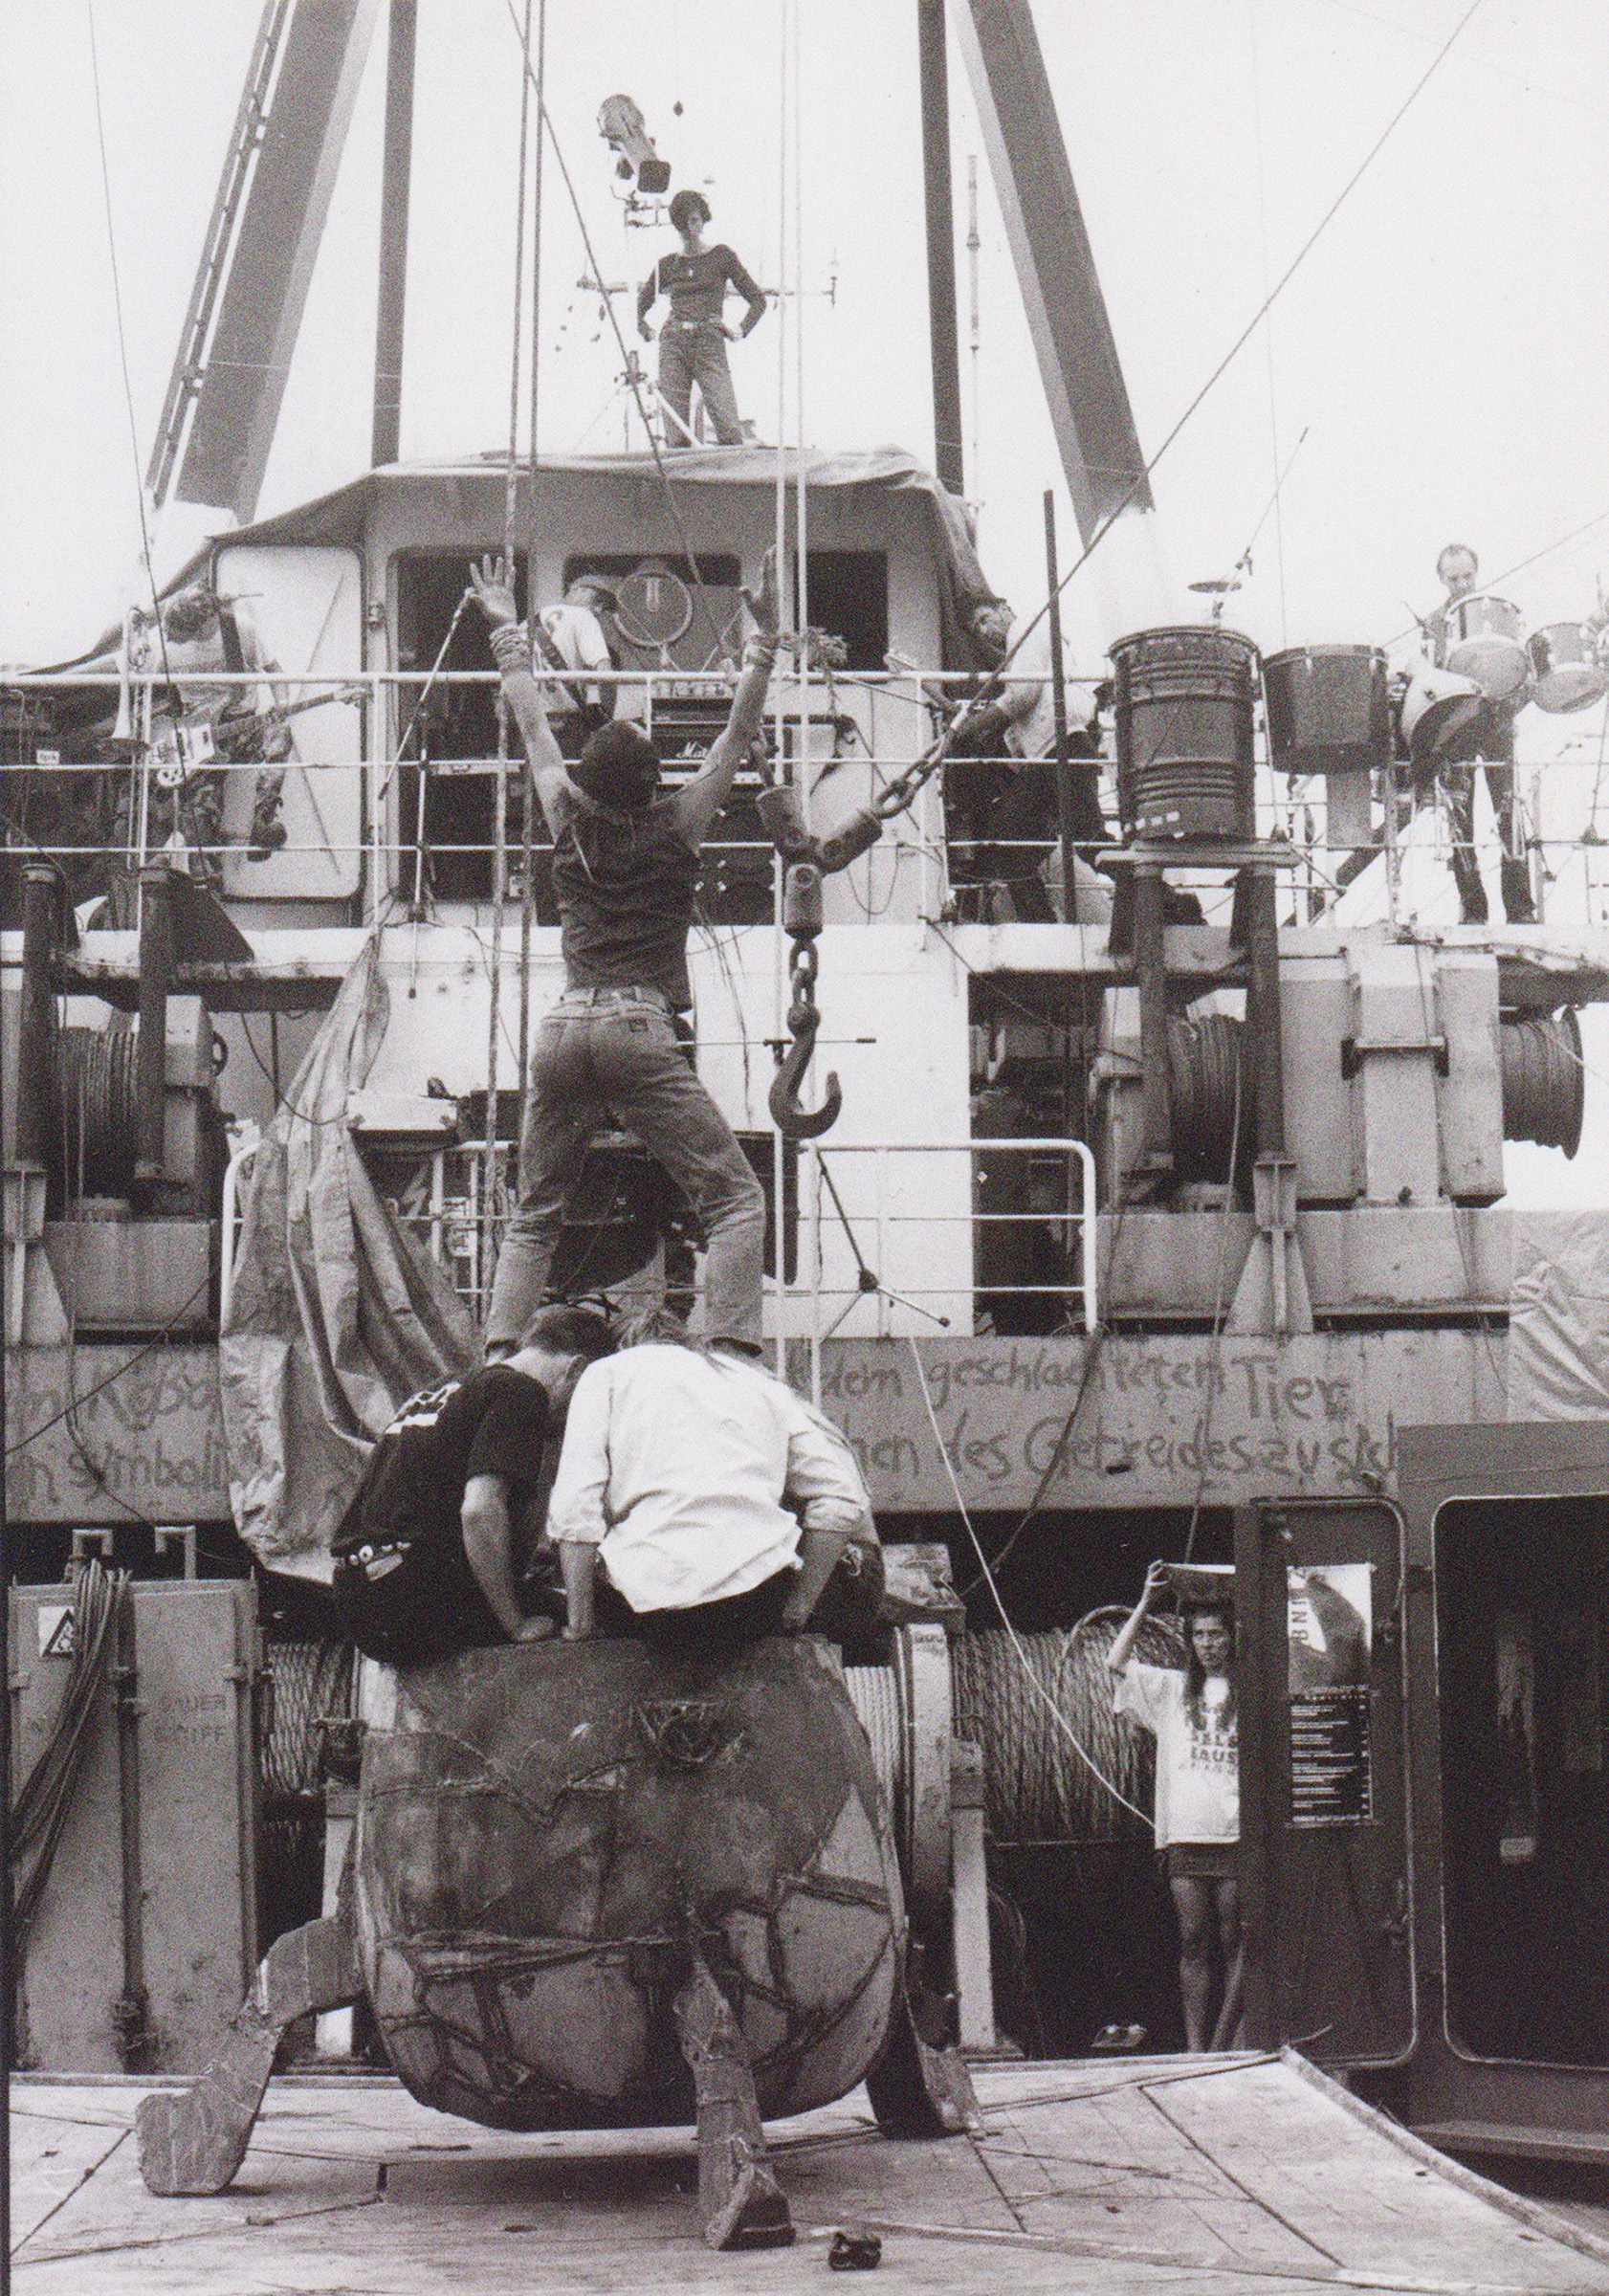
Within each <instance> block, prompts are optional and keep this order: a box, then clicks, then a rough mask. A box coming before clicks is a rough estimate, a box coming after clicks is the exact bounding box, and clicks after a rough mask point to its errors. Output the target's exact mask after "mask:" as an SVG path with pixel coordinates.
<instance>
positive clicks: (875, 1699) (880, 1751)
mask: <svg viewBox="0 0 1609 2296" xmlns="http://www.w3.org/2000/svg"><path fill="white" fill-rule="evenodd" d="M844 1687H845V1689H847V1690H848V1691H849V1704H850V1705H851V1706H852V1707H853V1708H854V1710H855V1714H856V1717H857V1718H858V1720H859V1723H860V1726H861V1728H862V1730H864V1731H865V1733H866V1734H867V1736H868V1737H869V1738H870V1739H871V1760H872V1765H873V1767H874V1768H875V1770H876V1773H877V1783H878V1784H879V1785H880V1786H881V1787H882V1789H883V1792H884V1793H885V1795H887V1797H888V1802H889V1807H890V1809H893V1801H894V1796H895V1794H896V1792H897V1791H898V1787H899V1700H898V1697H897V1695H896V1692H895V1689H894V1679H893V1667H845V1668H844Z"/></svg>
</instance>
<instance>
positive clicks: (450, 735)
mask: <svg viewBox="0 0 1609 2296" xmlns="http://www.w3.org/2000/svg"><path fill="white" fill-rule="evenodd" d="M472 563H474V553H473V552H468V551H408V552H406V553H404V554H402V555H400V556H399V557H398V559H397V561H396V578H397V667H398V669H399V670H400V671H402V672H403V673H405V674H404V676H403V679H402V681H401V683H400V684H399V685H398V687H397V697H396V704H395V717H394V721H393V728H392V740H393V743H396V742H399V741H401V740H402V739H403V736H404V734H405V731H406V730H407V729H408V727H409V725H410V723H411V725H412V731H411V732H410V733H408V738H407V741H406V746H405V747H404V749H403V753H402V757H401V760H400V763H399V769H398V775H397V846H398V856H399V860H398V872H397V883H398V889H399V891H400V892H401V893H402V894H404V896H405V897H407V898H412V897H413V896H414V895H415V894H417V895H418V897H420V898H421V899H423V900H436V901H485V900H490V898H491V897H492V849H493V843H494V839H495V835H496V826H495V808H496V757H497V703H496V696H497V681H496V677H495V676H493V675H492V674H491V667H492V665H491V657H490V654H489V652H488V651H487V644H486V622H485V617H484V616H483V615H482V614H481V613H480V612H479V611H478V610H471V611H468V612H465V613H462V614H460V615H459V616H458V622H457V626H456V628H454V627H453V619H452V618H453V615H454V614H455V613H457V612H458V607H459V606H460V604H461V602H462V600H463V596H464V592H465V590H466V589H467V588H468V586H469V579H470V567H471V564H472ZM514 596H515V604H516V606H517V607H518V610H519V612H520V613H521V614H523V612H524V611H525V560H524V558H523V556H520V555H517V556H516V559H515V574H514ZM450 630H451V631H452V637H451V640H449V637H448V632H449V631H450ZM444 644H445V645H446V647H447V651H446V654H445V656H443V658H442V659H441V661H440V663H439V667H438V666H437V656H438V655H440V654H441V652H442V648H443V645H444ZM432 668H434V669H435V670H436V675H435V678H434V680H433V681H432V680H431V676H430V673H431V670H432ZM468 671H474V672H476V673H479V674H478V675H477V676H476V677H474V678H473V679H467V678H465V677H463V676H462V675H461V674H454V673H464V672H468ZM421 701H423V706H422V707H421ZM416 711H417V713H418V716H417V719H415V712H416ZM516 755H518V739H517V745H516ZM524 788H525V776H524V775H523V773H515V774H511V775H510V776H509V782H508V828H507V840H508V850H509V852H510V854H511V855H515V856H518V850H519V843H520V833H521V832H520V818H521V817H520V807H521V806H522V804H523V802H524ZM536 831H537V843H538V844H539V845H544V844H545V843H546V842H547V840H546V837H545V831H544V830H543V828H542V825H541V823H540V817H539V819H538V821H537V823H536ZM511 890H513V888H512V887H511Z"/></svg>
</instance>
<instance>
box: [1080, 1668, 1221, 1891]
mask: <svg viewBox="0 0 1609 2296" xmlns="http://www.w3.org/2000/svg"><path fill="white" fill-rule="evenodd" d="M1228 1690H1229V1686H1228V1684H1227V1682H1225V1681H1223V1680H1222V1679H1220V1680H1216V1681H1212V1682H1209V1683H1207V1684H1206V1685H1205V1687H1204V1689H1203V1690H1202V1693H1201V1709H1202V1719H1201V1723H1200V1724H1198V1723H1196V1722H1194V1721H1193V1720H1192V1719H1191V1717H1190V1714H1189V1712H1188V1711H1187V1710H1186V1708H1185V1704H1184V1675H1183V1673H1182V1671H1181V1670H1180V1669H1179V1667H1147V1666H1143V1665H1142V1664H1141V1663H1140V1662H1139V1660H1137V1659H1131V1660H1130V1661H1129V1664H1128V1666H1127V1667H1125V1668H1124V1670H1123V1672H1122V1674H1121V1675H1120V1676H1119V1678H1118V1682H1117V1689H1116V1692H1115V1694H1114V1696H1113V1702H1112V1703H1113V1708H1114V1710H1115V1711H1116V1712H1118V1713H1120V1714H1133V1715H1134V1717H1135V1721H1136V1722H1141V1723H1143V1724H1144V1725H1145V1728H1146V1729H1147V1730H1149V1731H1151V1732H1153V1733H1155V1735H1156V1739H1157V1805H1156V1819H1157V1848H1158V1849H1166V1848H1167V1846H1168V1844H1169V1843H1173V1842H1238V1841H1239V1840H1240V1832H1241V1779H1240V1756H1239V1753H1238V1751H1237V1747H1236V1742H1235V1741H1236V1717H1235V1716H1234V1715H1233V1714H1231V1715H1230V1716H1229V1718H1228V1720H1227V1721H1226V1722H1225V1721H1224V1719H1223V1714H1222V1711H1218V1710H1221V1709H1222V1707H1223V1704H1224V1702H1225V1701H1226V1699H1227V1697H1228Z"/></svg>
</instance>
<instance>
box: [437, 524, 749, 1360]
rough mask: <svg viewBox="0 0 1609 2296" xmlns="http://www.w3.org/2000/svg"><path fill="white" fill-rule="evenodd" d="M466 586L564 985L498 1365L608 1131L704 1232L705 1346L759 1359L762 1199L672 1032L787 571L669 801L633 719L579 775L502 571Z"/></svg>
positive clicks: (536, 1096)
mask: <svg viewBox="0 0 1609 2296" xmlns="http://www.w3.org/2000/svg"><path fill="white" fill-rule="evenodd" d="M471 581H472V583H473V585H474V592H475V596H476V597H477V599H478V600H479V602H480V605H481V607H482V609H483V611H484V612H485V615H486V618H487V620H488V622H490V624H491V626H492V651H493V653H494V654H495V655H496V661H497V667H498V670H499V671H500V673H501V674H502V681H503V693H504V695H506V697H507V700H508V706H509V708H510V710H511V712H512V713H513V715H514V718H515V721H516V723H517V724H518V728H519V732H520V737H521V739H522V740H523V741H524V744H525V754H526V756H527V758H528V759H529V761H530V766H531V778H532V781H533V783H534V784H535V786H536V792H537V797H538V801H539V803H540V806H541V808H542V812H543V814H544V816H545V817H546V821H547V826H548V828H549V830H550V831H551V832H552V836H553V841H554V848H553V891H554V896H555V898H556V899H557V901H558V904H559V919H560V926H561V945H562V950H563V957H564V981H565V986H564V991H563V994H562V996H561V997H560V999H559V1002H558V1003H557V1004H555V1005H554V1007H553V1009H552V1011H551V1012H549V1013H548V1015H547V1017H546V1019H545V1020H544V1021H543V1023H542V1025H541V1027H540V1029H539V1031H538V1033H537V1042H536V1049H535V1050H534V1052H533V1053H532V1056H531V1076H530V1091H529V1093H528V1094H527V1096H526V1115H525V1134H524V1137H523V1138H522V1139H521V1141H520V1143H519V1203H518V1210H517V1211H516V1213H515V1216H514V1218H513V1220H512V1221H511V1222H510V1224H509V1227H508V1230H507V1233H506V1234H505V1235H504V1237H503V1244H502V1250H501V1253H500V1254H499V1256H498V1260H497V1273H496V1281H495V1283H494V1284H493V1287H492V1304H491V1308H490V1311H489V1313H488V1314H487V1318H486V1331H485V1349H486V1356H487V1358H488V1360H489V1361H490V1360H492V1359H494V1358H496V1357H498V1356H502V1355H506V1354H508V1353H509V1352H510V1351H511V1350H512V1349H513V1348H514V1347H515V1346H516V1345H517V1344H518V1338H519V1335H520V1334H521V1333H522V1332H523V1331H524V1330H525V1328H526V1326H527V1325H528V1324H529V1322H530V1320H531V1317H532V1316H533V1315H534V1314H536V1312H537V1309H538V1308H539V1307H540V1305H541V1302H542V1296H543V1293H544V1291H545V1290H546V1287H547V1279H548V1273H549V1270H550V1269H551V1268H552V1265H553V1255H554V1252H555V1250H556V1249H557V1247H558V1243H559V1236H560V1231H561V1228H562V1225H563V1220H564V1208H565V1205H566V1203H567V1202H568V1199H569V1193H570V1189H571V1187H572V1186H573V1184H574V1182H575V1179H576V1176H577V1174H578V1172H579V1171H580V1169H581V1161H582V1157H583V1155H584V1152H585V1149H586V1146H587V1143H588V1141H589V1140H590V1139H591V1138H592V1137H593V1136H594V1134H596V1133H598V1132H601V1131H603V1130H605V1129H606V1126H607V1125H608V1123H609V1122H610V1120H611V1119H612V1120H614V1121H617V1122H619V1123H620V1124H623V1125H624V1126H626V1128H627V1129H628V1131H630V1132H633V1133H634V1134H635V1135H636V1137H637V1138H638V1139H639V1140H640V1141H641V1142H642V1144H643V1146H644V1147H645V1148H646V1149H647V1150H648V1152H649V1154H650V1156H652V1157H653V1158H655V1159H657V1161H658V1162H659V1163H660V1165H661V1166H662V1167H663V1168H664V1170H665V1172H666V1173H667V1174H668V1175H669V1177H670V1178H671V1179H672V1181H675V1183H676V1185H677V1186H678V1187H679V1188H680V1189H681V1191H682V1193H683V1194H684V1195H685V1196H686V1197H687V1199H688V1201H689V1203H691V1204H692V1206H693V1208H694V1213H695V1214H696V1216H697V1218H698V1221H699V1223H700V1225H702V1227H703V1231H704V1235H705V1239H706V1242H707V1245H708V1256H707V1258H706V1260H705V1265H704V1330H705V1335H706V1336H707V1337H708V1338H709V1339H711V1340H728V1341H730V1342H732V1343H734V1344H735V1345H737V1346H738V1347H740V1348H742V1349H744V1350H746V1351H747V1352H750V1353H752V1354H754V1355H758V1354H759V1353H760V1308H761V1300H762V1294H763V1290H764V1241H765V1199H764V1196H763V1194H762V1192H761V1190H760V1182H759V1181H757V1180H756V1178H755V1176H754V1172H753V1170H752V1168H751V1166H750V1164H749V1160H748V1158H747V1157H746V1156H745V1155H744V1154H743V1151H742V1149H741V1148H740V1147H739V1146H738V1140H737V1137H736V1136H735V1135H734V1133H733V1131H732V1128H731V1126H730V1125H729V1124H728V1123H727V1121H726V1118H725V1117H724V1116H723V1115H721V1113H720V1111H719V1109H718V1108H716V1104H715V1102H714V1101H713V1100H712V1099H711V1097H710V1095H709V1093H707V1092H706V1091H705V1089H704V1087H703V1085H702V1084H700V1082H699V1081H698V1078H697V1076H696V1075H695V1074H694V1071H693V1069H692V1068H691V1066H690V1065H689V1063H688V1059H687V1056H686V1052H685V1050H684V1049H683V1046H682V1043H681V1041H680V1040H679V1039H678V1037H677V1035H676V1031H675V1027H674V1023H675V1019H676V1017H677V1016H678V1015H679V1014H681V1013H684V1012H686V1011H687V1010H688V1009H689V1008H690V1007H691V1005H692V1003H693V990H692V985H691V983H690V982H689V979H688V970H687V937H688V934H689V932H690V931H691V930H692V925H693V902H694V888H695V886H696V883H697V878H698V850H699V848H700V846H701V845H702V844H703V842H704V839H705V838H706V837H707V836H708V835H709V833H710V830H711V829H712V828H714V826H715V823H716V816H717V815H718V814H719V812H720V809H721V807H722V806H724V805H725V803H726V800H727V798H728V796H729V795H730V793H731V789H732V784H733V780H734V778H735V776H736V774H737V772H738V766H739V765H740V764H741V763H742V762H743V760H744V759H745V758H746V757H747V756H748V754H749V749H750V746H751V745H752V743H753V742H754V741H755V740H756V739H757V738H758V736H759V734H760V726H761V720H762V717H763V713H764V708H765V689H766V685H767V683H768V681H769V678H770V674H771V665H772V662H773V661H774V660H775V658H776V651H777V568H776V559H775V556H774V554H773V553H772V552H770V551H767V552H766V555H765V561H764V565H763V568H762V571H761V575H760V586H759V588H758V589H756V590H753V591H745V592H744V597H745V600H746V601H747V604H748V607H749V610H750V612H751V614H752V615H753V617H754V622H755V629H754V632H753V635H752V636H751V637H750V638H749V641H748V643H747V645H746V646H745V648H744V650H743V668H742V673H741V675H740V676H739V678H738V690H737V692H736V694H735V695H733V697H732V708H731V712H730V714H729V716H728V717H727V720H726V724H725V725H724V727H723V728H722V730H721V732H720V733H719V734H718V735H717V736H716V740H715V742H714V743H713V745H712V746H711V749H710V753H709V756H708V757H707V758H706V759H705V761H704V763H703V765H702V767H701V768H700V769H699V771H698V772H696V773H695V774H694V776H693V778H692V779H691V780H690V781H688V782H684V783H683V784H682V785H681V786H680V788H678V789H676V790H675V791H674V792H673V793H672V795H671V796H668V797H665V796H660V795H658V794H657V791H658V785H659V760H658V757H657V755H656V754H655V751H654V747H653V744H652V742H651V741H650V740H649V738H648V736H647V734H646V733H645V732H644V731H643V729H642V727H641V726H640V725H634V724H632V723H631V722H630V721H629V720H628V719H626V718H616V719H615V720H614V721H613V722H612V723H611V724H609V725H606V726H604V727H602V728H601V729H600V730H599V731H598V732H597V733H594V734H591V735H589V736H588V738H587V740H585V741H584V743H583V745H582V751H581V755H580V757H579V758H578V759H577V760H576V761H575V762H574V763H573V764H572V765H571V766H569V767H568V768H566V766H565V762H564V760H563V758H562V756H561V755H560V751H559V745H558V743H557V742H556V741H555V740H554V738H553V734H552V732H551V730H550V728H549V726H548V722H547V713H546V710H545V709H544V707H543V704H542V695H541V690H540V687H539V685H538V683H537V680H536V679H535V677H533V675H532V673H531V649H530V644H529V641H528V639H527V637H526V635H525V632H524V630H523V629H521V628H520V627H519V625H518V621H517V620H516V617H515V607H514V593H513V591H512V590H511V589H510V588H509V587H508V583H507V577H506V573H505V570H504V567H503V565H502V562H501V561H500V560H495V559H490V558H489V559H487V560H485V561H484V562H483V563H482V564H481V565H479V566H477V567H472V569H471Z"/></svg>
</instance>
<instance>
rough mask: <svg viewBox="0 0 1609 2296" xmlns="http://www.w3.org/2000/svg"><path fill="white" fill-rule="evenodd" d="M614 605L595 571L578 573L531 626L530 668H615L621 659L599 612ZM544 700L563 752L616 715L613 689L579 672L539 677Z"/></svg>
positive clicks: (571, 753)
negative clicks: (616, 653)
mask: <svg viewBox="0 0 1609 2296" xmlns="http://www.w3.org/2000/svg"><path fill="white" fill-rule="evenodd" d="M614 610H615V595H614V592H613V591H612V590H611V589H610V588H609V587H608V585H607V584H606V583H604V582H601V581H600V580H599V578H598V576H597V575H595V574H578V575H576V577H575V579H574V580H573V581H572V582H571V584H570V585H569V587H568V588H567V589H566V590H565V592H564V595H563V597H562V599H561V600H560V602H559V604H558V605H557V606H548V607H543V608H542V610H541V612H540V614H539V615H538V616H537V618H536V621H535V623H534V625H533V629H532V642H531V659H532V668H533V670H534V671H535V672H536V673H537V675H538V676H539V677H540V675H541V672H542V670H543V668H544V666H545V668H547V669H549V670H556V671H560V672H574V671H580V672H585V671H588V670H617V669H618V668H619V667H620V664H619V662H618V660H617V659H616V656H615V651H614V649H613V647H612V646H611V645H610V644H609V639H608V632H607V630H606V629H605V627H604V622H603V616H604V615H605V614H612V613H613V612H614ZM541 683H542V703H543V706H544V708H545V709H546V711H547V722H548V727H549V729H550V731H551V732H552V735H553V738H554V740H556V741H557V742H558V744H559V753H560V755H561V757H563V758H566V759H570V758H579V757H580V755H581V747H582V743H583V742H584V740H586V737H587V735H588V734H595V733H596V732H597V731H598V728H599V727H600V726H601V725H607V723H608V721H609V719H610V718H611V717H613V716H614V703H615V689H614V687H613V686H607V685H606V686H600V685H599V684H598V683H597V681H596V680H595V679H591V678H587V677H585V676H584V675H583V676H560V677H555V678H553V679H552V680H551V681H550V680H548V679H546V678H543V679H542V681H541Z"/></svg>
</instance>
